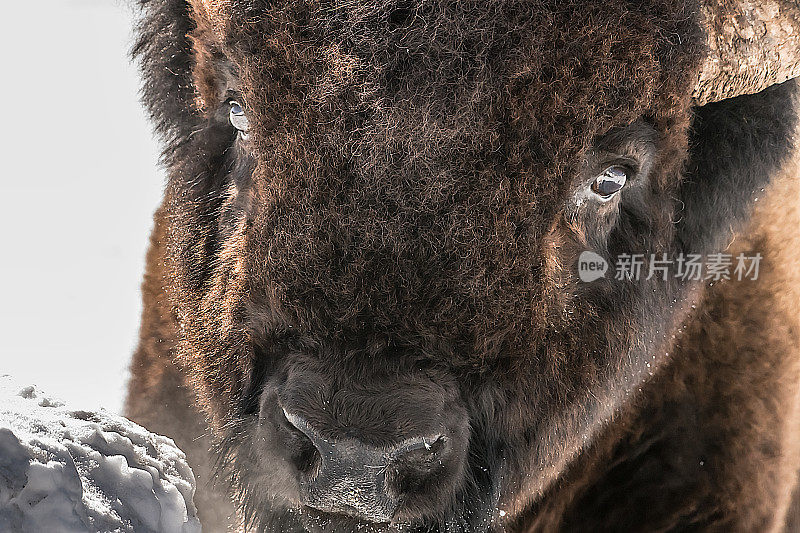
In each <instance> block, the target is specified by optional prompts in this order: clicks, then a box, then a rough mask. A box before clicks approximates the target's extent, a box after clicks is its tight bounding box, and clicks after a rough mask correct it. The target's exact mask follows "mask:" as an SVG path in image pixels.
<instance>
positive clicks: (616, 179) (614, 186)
mask: <svg viewBox="0 0 800 533" xmlns="http://www.w3.org/2000/svg"><path fill="white" fill-rule="evenodd" d="M627 181H628V171H627V170H626V169H625V168H624V167H620V166H613V167H609V168H607V169H606V170H605V171H603V173H602V174H600V175H599V176H597V178H596V179H595V180H594V183H592V192H594V193H595V194H597V195H598V196H599V197H601V198H603V199H608V198H611V197H612V196H614V195H615V194H616V193H618V192H619V191H620V190H621V189H622V188H623V187H624V186H625V183H627Z"/></svg>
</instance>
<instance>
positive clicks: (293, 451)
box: [283, 409, 320, 472]
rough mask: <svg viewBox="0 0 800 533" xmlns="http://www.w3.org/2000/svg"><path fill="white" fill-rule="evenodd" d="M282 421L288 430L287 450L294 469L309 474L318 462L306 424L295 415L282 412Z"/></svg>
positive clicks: (316, 450)
mask: <svg viewBox="0 0 800 533" xmlns="http://www.w3.org/2000/svg"><path fill="white" fill-rule="evenodd" d="M283 415H284V420H285V422H286V426H287V428H288V430H289V431H288V435H287V437H286V441H287V442H286V444H287V449H288V450H289V454H290V456H291V459H292V462H293V463H294V465H295V467H296V468H297V469H298V470H299V471H301V472H309V471H310V470H312V469H313V468H314V466H315V465H317V463H318V462H319V457H320V455H319V453H320V452H319V450H318V449H317V446H316V445H315V444H314V441H313V439H312V436H311V435H310V434H309V433H308V431H309V429H308V424H307V423H306V422H305V420H303V419H302V418H300V417H298V416H296V415H290V414H289V413H288V412H287V411H286V410H285V409H284V410H283Z"/></svg>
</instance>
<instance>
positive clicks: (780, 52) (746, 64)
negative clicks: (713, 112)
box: [692, 0, 800, 105]
mask: <svg viewBox="0 0 800 533" xmlns="http://www.w3.org/2000/svg"><path fill="white" fill-rule="evenodd" d="M701 10H702V14H703V16H704V21H705V22H704V26H705V30H706V34H707V35H708V52H709V53H708V57H707V58H706V61H705V64H704V65H703V68H702V70H701V71H700V79H699V81H698V83H697V86H696V89H695V91H694V94H693V95H692V97H693V98H694V101H695V103H696V104H697V105H704V104H707V103H709V102H716V101H719V100H724V99H725V98H732V97H734V96H738V95H741V94H752V93H757V92H759V91H761V90H763V89H766V88H767V87H769V86H770V85H774V84H776V83H782V82H784V81H786V80H790V79H792V78H795V77H797V76H800V1H798V0H703V1H702V2H701Z"/></svg>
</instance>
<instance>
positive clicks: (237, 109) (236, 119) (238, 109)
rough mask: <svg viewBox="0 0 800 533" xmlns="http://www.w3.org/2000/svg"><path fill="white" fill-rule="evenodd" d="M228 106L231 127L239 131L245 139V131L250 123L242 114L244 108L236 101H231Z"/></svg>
mask: <svg viewBox="0 0 800 533" xmlns="http://www.w3.org/2000/svg"><path fill="white" fill-rule="evenodd" d="M230 105H231V112H230V120H231V125H233V127H234V128H236V129H237V130H239V133H240V134H241V135H242V138H243V139H247V130H248V128H249V127H250V121H248V120H247V115H245V114H244V107H243V106H242V104H240V103H239V102H237V101H236V100H231V102H230Z"/></svg>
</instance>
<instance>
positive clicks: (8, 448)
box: [0, 376, 200, 533]
mask: <svg viewBox="0 0 800 533" xmlns="http://www.w3.org/2000/svg"><path fill="white" fill-rule="evenodd" d="M193 494H194V476H193V475H192V471H191V470H190V469H189V466H188V465H187V464H186V461H185V458H184V454H183V452H181V451H180V450H179V449H178V448H176V447H175V445H174V443H173V442H172V440H170V439H168V438H165V437H161V436H158V435H154V434H152V433H149V432H148V431H147V430H145V429H144V428H142V427H140V426H137V425H136V424H134V423H132V422H130V421H129V420H126V419H124V418H122V417H119V416H114V415H111V414H109V413H107V412H105V411H99V412H86V411H76V410H73V409H71V408H70V407H69V406H67V405H64V404H62V403H61V402H59V401H56V400H53V399H51V398H49V397H47V396H45V395H43V394H42V393H41V392H40V391H39V390H37V389H35V388H34V387H28V386H21V385H19V384H17V383H15V382H14V380H12V379H11V378H9V377H7V376H0V531H3V532H14V533H18V532H19V533H43V532H47V533H72V532H75V533H78V532H80V533H84V532H112V531H113V532H116V531H119V532H136V533H150V532H159V533H194V532H199V531H200V523H199V522H198V520H197V517H196V511H195V507H194V504H193V503H192V496H193Z"/></svg>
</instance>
